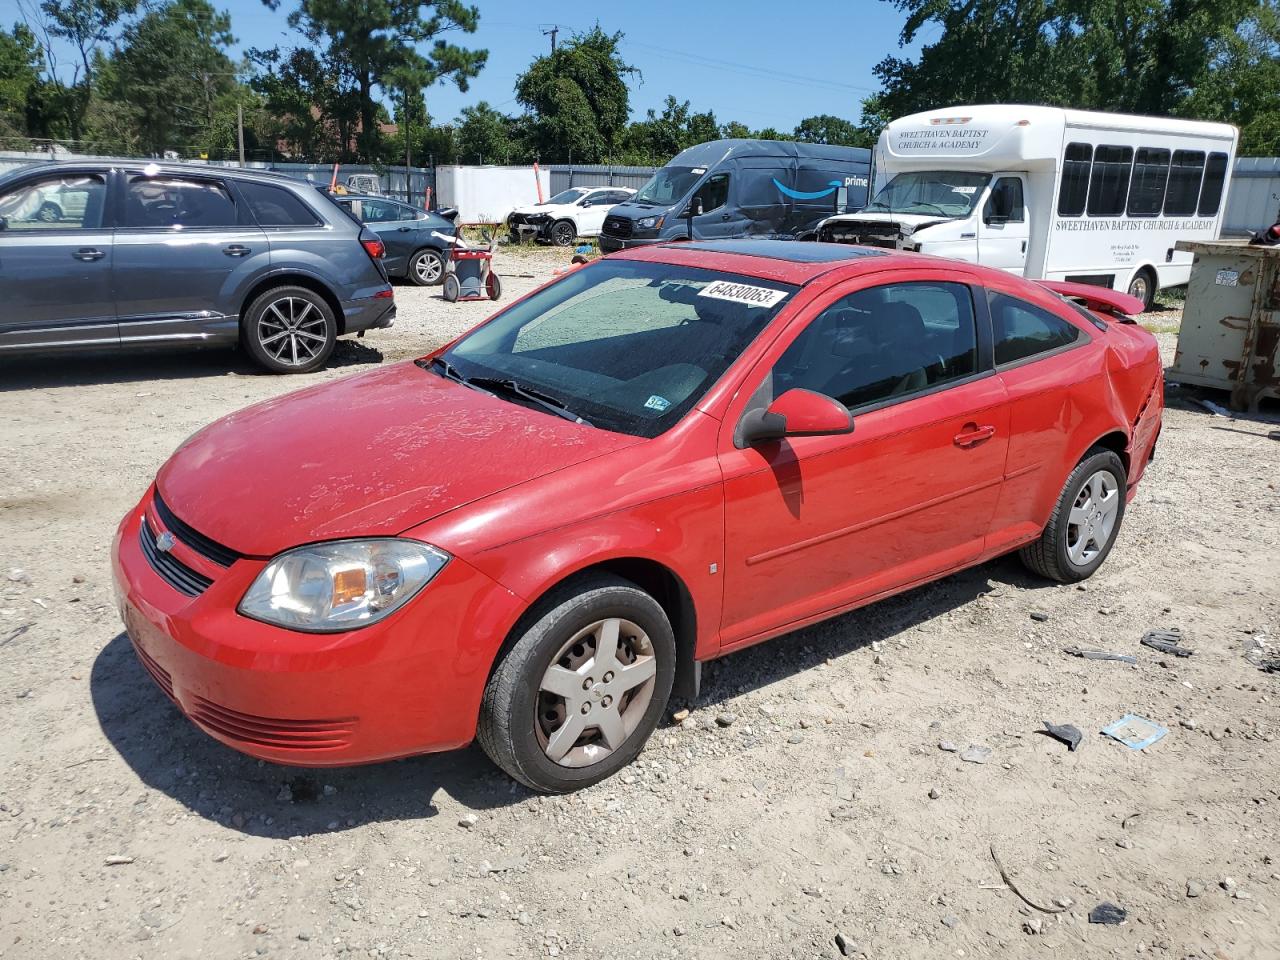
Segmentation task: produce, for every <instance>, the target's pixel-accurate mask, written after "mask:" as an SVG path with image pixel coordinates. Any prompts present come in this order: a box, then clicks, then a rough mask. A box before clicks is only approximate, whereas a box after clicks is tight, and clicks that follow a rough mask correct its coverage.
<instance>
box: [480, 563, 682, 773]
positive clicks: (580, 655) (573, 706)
mask: <svg viewBox="0 0 1280 960" xmlns="http://www.w3.org/2000/svg"><path fill="white" fill-rule="evenodd" d="M609 624H617V627H616V628H614V629H613V630H612V632H610V627H609V626H608V625H609ZM516 629H517V630H519V631H522V632H521V633H520V635H519V637H518V639H517V640H516V641H515V643H514V645H512V646H511V647H510V649H509V650H507V652H506V654H505V655H504V656H503V657H502V659H501V660H500V661H499V662H498V665H497V667H495V668H494V671H493V675H492V676H491V677H490V678H489V682H488V684H487V685H486V686H485V691H484V699H483V701H482V702H481V706H480V723H479V726H478V728H477V731H476V738H477V739H478V740H479V742H480V746H481V747H482V748H483V749H484V752H485V753H486V754H488V755H489V758H490V759H491V760H493V762H494V763H495V764H497V765H498V766H499V767H501V768H502V769H503V770H504V771H506V773H507V774H509V775H510V776H511V777H513V778H514V779H516V780H518V781H520V782H521V783H523V784H524V785H525V786H527V787H530V788H532V789H534V790H538V791H541V792H544V793H568V792H570V791H573V790H580V789H582V788H583V787H589V786H591V785H592V784H594V783H599V782H600V781H601V780H604V779H605V778H606V777H609V776H612V775H613V774H614V773H616V772H617V771H618V770H620V769H622V768H623V767H624V766H626V765H627V764H629V763H630V762H631V761H632V760H633V759H635V757H636V754H638V753H639V752H640V750H641V748H642V747H643V746H644V744H645V741H646V740H648V739H649V735H650V734H651V733H652V732H653V730H654V728H655V727H657V725H658V721H659V719H660V718H661V717H662V714H663V711H664V710H666V707H667V700H668V698H669V697H670V696H671V685H672V683H673V681H674V680H675V671H676V643H675V636H674V634H673V632H672V630H671V623H670V621H669V620H668V619H667V615H666V613H665V612H664V611H663V609H662V607H661V606H659V604H658V602H657V601H656V600H654V599H653V597H651V596H650V595H649V594H647V593H645V592H644V591H643V590H641V589H640V588H639V587H637V586H636V585H635V584H634V583H631V582H630V581H628V580H623V579H622V578H620V577H615V576H611V575H606V574H597V575H591V576H588V577H583V578H580V579H577V580H575V581H572V582H569V583H566V584H564V585H563V586H562V587H560V588H558V589H557V590H554V591H552V593H550V594H549V595H548V596H547V597H546V598H545V599H544V600H543V601H542V602H540V603H539V604H538V605H537V606H536V607H535V608H534V609H533V610H532V611H530V613H529V614H528V615H527V616H526V617H525V618H524V619H523V620H522V621H521V626H517V628H516ZM610 636H612V637H613V638H614V642H615V644H616V647H615V649H616V659H614V660H610V661H608V662H607V663H606V664H604V665H603V670H602V672H601V673H600V675H599V676H596V675H594V674H595V667H594V666H593V665H594V664H596V662H597V660H599V659H601V657H602V656H603V655H602V654H601V652H600V651H601V645H602V644H607V643H608V642H609V637H610ZM628 660H629V662H628ZM610 665H612V667H613V669H609V666H610ZM571 671H572V672H571ZM625 671H632V672H631V673H627V672H625ZM575 673H576V675H575ZM578 676H581V677H582V678H583V682H582V685H581V687H579V685H578V683H577V679H578ZM605 678H609V679H608V680H607V681H606V679H605ZM588 680H591V681H592V683H591V685H590V687H588V686H587V681H588ZM627 684H632V686H630V687H627V686H626V685H627ZM548 686H550V687H555V688H557V689H559V690H562V691H564V695H561V694H557V693H553V692H551V691H550V690H548V689H547V687H548ZM593 711H594V712H593ZM594 717H599V718H600V719H601V720H605V719H606V718H607V719H608V720H609V721H610V722H609V724H608V728H607V729H608V731H609V732H608V733H606V728H605V727H600V726H594V725H592V723H591V720H592V719H593V718H594ZM571 725H572V726H571ZM557 734H560V737H559V738H558V739H557ZM575 734H576V736H575ZM569 737H574V739H573V740H569V739H568V738H569ZM557 753H558V754H560V756H559V757H558V758H557V759H553V755H554V754H557Z"/></svg>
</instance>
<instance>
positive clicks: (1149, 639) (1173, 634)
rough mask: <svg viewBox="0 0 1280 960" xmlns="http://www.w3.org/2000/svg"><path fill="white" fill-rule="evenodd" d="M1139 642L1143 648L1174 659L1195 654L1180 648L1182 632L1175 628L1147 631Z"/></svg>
mask: <svg viewBox="0 0 1280 960" xmlns="http://www.w3.org/2000/svg"><path fill="white" fill-rule="evenodd" d="M1139 642H1140V643H1141V644H1142V645H1143V646H1144V647H1150V648H1151V649H1152V650H1159V651H1160V652H1161V653H1171V654H1173V655H1174V656H1175V657H1189V656H1191V655H1192V654H1193V653H1195V651H1194V650H1192V649H1190V648H1189V647H1184V646H1182V631H1181V630H1179V629H1178V628H1177V627H1173V628H1171V629H1169V630H1148V631H1147V632H1146V633H1144V634H1143V635H1142V639H1141V640H1140V641H1139Z"/></svg>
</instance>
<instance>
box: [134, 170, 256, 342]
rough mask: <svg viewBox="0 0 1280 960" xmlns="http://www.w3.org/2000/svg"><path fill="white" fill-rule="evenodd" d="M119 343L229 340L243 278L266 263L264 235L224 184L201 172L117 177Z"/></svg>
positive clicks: (233, 332)
mask: <svg viewBox="0 0 1280 960" xmlns="http://www.w3.org/2000/svg"><path fill="white" fill-rule="evenodd" d="M118 177H119V194H118V196H119V202H118V206H117V213H116V216H117V220H118V223H119V227H118V228H117V230H116V242H115V298H116V316H117V319H118V322H119V324H120V342H121V344H122V345H125V346H127V345H129V344H131V343H147V342H150V341H159V340H201V339H207V338H209V337H211V336H218V337H222V338H227V339H233V338H234V337H235V336H236V333H237V329H238V324H239V312H240V309H241V307H242V306H243V305H242V304H241V303H240V302H239V300H238V296H239V293H240V292H241V291H242V290H243V289H244V287H245V286H246V282H245V278H248V277H250V276H252V275H253V274H254V272H255V271H259V270H262V269H265V267H266V265H267V264H268V263H269V262H270V257H271V254H270V250H269V247H268V245H267V238H266V234H265V233H264V232H263V230H262V228H261V227H259V226H258V225H257V224H256V223H254V221H253V216H252V214H251V213H250V212H249V210H248V209H247V206H245V205H244V204H241V203H238V202H237V201H236V199H235V197H234V194H233V192H232V190H231V189H230V188H229V187H228V185H227V183H226V182H225V181H224V180H223V179H222V178H220V177H217V176H215V175H205V174H203V173H200V172H192V173H186V172H182V173H174V172H171V171H163V170H162V171H147V170H142V169H125V170H122V171H120V172H119V174H118Z"/></svg>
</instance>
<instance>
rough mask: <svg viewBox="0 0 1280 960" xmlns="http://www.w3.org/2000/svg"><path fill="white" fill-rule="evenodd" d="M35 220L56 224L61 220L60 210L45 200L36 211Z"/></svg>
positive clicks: (50, 201)
mask: <svg viewBox="0 0 1280 960" xmlns="http://www.w3.org/2000/svg"><path fill="white" fill-rule="evenodd" d="M36 219H37V220H39V221H40V222H41V223H57V222H58V221H59V220H61V219H62V208H61V207H60V206H58V205H57V204H56V203H54V202H53V201H52V200H46V201H45V202H44V203H42V204H40V209H39V210H37V211H36Z"/></svg>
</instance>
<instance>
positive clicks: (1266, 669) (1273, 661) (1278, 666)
mask: <svg viewBox="0 0 1280 960" xmlns="http://www.w3.org/2000/svg"><path fill="white" fill-rule="evenodd" d="M1258 669H1259V670H1261V671H1262V672H1263V673H1280V657H1270V658H1268V659H1266V660H1263V661H1262V662H1261V663H1259V664H1258Z"/></svg>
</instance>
